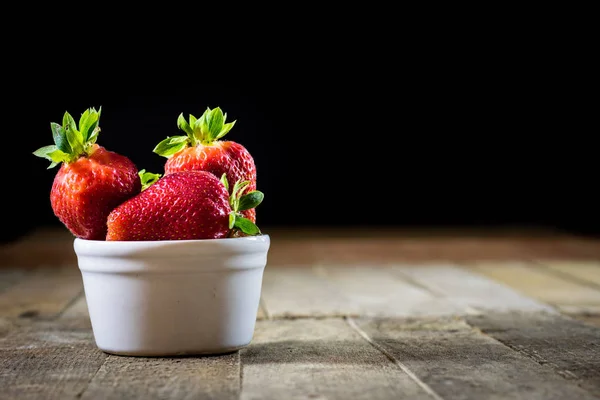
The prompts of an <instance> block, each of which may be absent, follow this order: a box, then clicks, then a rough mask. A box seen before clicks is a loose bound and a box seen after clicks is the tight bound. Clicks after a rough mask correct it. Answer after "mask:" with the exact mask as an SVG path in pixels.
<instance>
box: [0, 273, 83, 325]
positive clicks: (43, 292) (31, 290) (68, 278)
mask: <svg viewBox="0 0 600 400" xmlns="http://www.w3.org/2000/svg"><path fill="white" fill-rule="evenodd" d="M82 290H83V282H82V279H81V273H80V272H79V269H78V268H77V267H76V266H71V267H66V268H51V269H38V270H36V271H35V272H34V273H32V274H30V275H28V276H27V278H26V279H23V280H21V281H19V282H18V283H16V284H14V285H12V286H10V287H9V288H8V289H6V290H5V291H3V292H2V293H0V317H12V318H14V317H22V318H52V317H55V316H57V315H58V314H59V313H60V312H61V311H62V310H63V309H64V308H65V307H66V306H67V305H68V304H69V303H70V302H71V301H72V300H73V299H74V298H75V297H76V296H78V295H79V293H80V292H81V291H82Z"/></svg>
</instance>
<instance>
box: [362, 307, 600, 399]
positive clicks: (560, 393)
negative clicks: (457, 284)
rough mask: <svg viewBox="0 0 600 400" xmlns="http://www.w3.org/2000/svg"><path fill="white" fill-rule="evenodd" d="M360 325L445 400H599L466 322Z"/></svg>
mask: <svg viewBox="0 0 600 400" xmlns="http://www.w3.org/2000/svg"><path fill="white" fill-rule="evenodd" d="M355 323H356V325H357V327H358V329H360V330H361V331H362V332H364V333H365V335H366V336H367V337H369V338H370V340H372V341H373V342H374V343H376V344H377V345H378V346H381V348H382V349H383V350H384V351H386V352H387V353H388V354H390V356H391V357H393V358H394V359H396V360H398V361H399V362H401V363H403V364H404V365H405V366H406V367H407V368H409V369H410V370H411V371H413V372H414V374H415V375H416V376H417V377H419V378H420V379H421V380H422V381H424V383H425V384H427V385H428V386H429V387H431V388H432V389H433V390H434V391H435V392H436V393H438V394H439V396H441V397H442V398H443V399H446V400H452V399H461V400H470V399H473V400H480V399H523V400H536V399H540V400H542V399H543V400H552V399H556V400H564V399H578V400H582V399H597V398H596V397H594V396H593V395H592V394H591V393H589V392H587V391H585V390H583V389H582V388H580V387H579V386H577V384H575V383H570V382H569V381H567V380H565V379H562V378H561V377H560V376H558V375H557V374H556V373H555V372H554V371H553V370H552V369H550V368H547V367H546V366H542V365H540V364H538V363H537V362H534V361H532V360H531V359H529V358H528V357H525V356H524V355H522V354H521V353H519V352H516V351H513V350H511V349H510V348H508V347H506V346H504V345H503V344H502V343H500V342H498V341H496V340H494V339H492V338H491V337H489V336H487V335H483V334H481V333H480V332H478V331H476V330H473V329H471V328H470V327H469V326H468V325H467V324H466V323H464V321H459V320H450V319H448V320H432V321H402V320H400V319H375V320H373V319H360V320H357V321H355ZM564 340H568V338H564Z"/></svg>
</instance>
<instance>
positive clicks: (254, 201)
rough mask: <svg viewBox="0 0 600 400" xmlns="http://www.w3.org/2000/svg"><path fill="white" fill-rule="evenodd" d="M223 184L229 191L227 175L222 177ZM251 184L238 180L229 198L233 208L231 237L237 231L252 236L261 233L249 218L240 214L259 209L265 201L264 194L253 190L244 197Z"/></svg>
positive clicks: (230, 223) (230, 216)
mask: <svg viewBox="0 0 600 400" xmlns="http://www.w3.org/2000/svg"><path fill="white" fill-rule="evenodd" d="M221 182H222V183H223V185H224V186H225V189H227V190H229V183H228V181H227V177H226V175H225V174H223V175H222V176H221ZM249 184H250V182H249V181H242V180H238V181H237V182H236V183H235V184H234V185H233V190H232V191H231V195H230V196H229V204H230V206H231V213H230V214H229V230H230V232H229V237H233V236H234V234H235V231H236V230H237V231H241V232H242V233H244V234H246V235H250V236H254V235H259V234H260V233H261V231H260V229H259V228H258V226H257V225H256V224H255V223H254V222H252V221H251V220H249V219H248V218H245V217H243V216H242V214H241V212H240V211H244V210H249V209H251V208H256V207H258V205H259V204H260V203H262V201H263V199H264V194H263V193H262V192H260V191H258V190H253V191H251V192H248V193H246V194H244V195H242V193H244V189H246V187H247V186H248V185H249Z"/></svg>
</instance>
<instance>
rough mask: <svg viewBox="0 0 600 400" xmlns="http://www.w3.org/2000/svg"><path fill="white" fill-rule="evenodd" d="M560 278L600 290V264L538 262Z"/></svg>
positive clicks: (589, 262)
mask: <svg viewBox="0 0 600 400" xmlns="http://www.w3.org/2000/svg"><path fill="white" fill-rule="evenodd" d="M537 264H540V265H542V266H545V267H547V268H549V269H550V270H552V271H555V272H557V273H559V276H562V277H565V278H566V279H569V278H570V279H572V280H574V281H576V282H579V283H582V284H584V285H590V286H592V287H594V288H598V289H600V262H592V261H588V262H584V261H544V260H540V261H538V262H537Z"/></svg>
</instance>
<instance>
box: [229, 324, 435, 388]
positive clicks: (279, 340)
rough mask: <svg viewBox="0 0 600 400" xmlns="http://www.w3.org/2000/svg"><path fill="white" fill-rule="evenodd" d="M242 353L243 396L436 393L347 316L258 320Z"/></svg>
mask: <svg viewBox="0 0 600 400" xmlns="http://www.w3.org/2000/svg"><path fill="white" fill-rule="evenodd" d="M240 354H241V357H242V365H243V374H242V375H243V384H242V393H241V399H243V400H254V399H261V400H270V399H274V400H281V399H329V400H335V399H341V400H347V399H356V400H359V399H369V400H377V399H386V400H387V399H401V398H411V399H413V398H414V399H427V400H431V399H432V397H431V396H430V394H429V393H427V392H426V391H425V390H423V388H422V387H421V386H420V385H419V384H418V383H417V382H415V381H414V380H412V379H411V378H410V377H409V376H408V375H407V374H405V373H404V372H403V371H402V370H401V369H399V368H398V367H397V365H395V364H394V363H392V362H391V361H390V360H389V359H388V358H387V357H386V356H385V355H384V354H382V353H381V352H379V351H378V350H377V349H375V348H374V347H373V346H371V345H370V344H369V343H367V342H366V341H365V340H363V339H362V338H361V337H360V335H358V334H357V333H356V332H355V331H354V330H352V329H351V328H350V327H349V326H348V324H346V323H345V322H344V321H343V320H341V319H323V320H315V319H298V320H272V321H258V323H257V327H256V332H255V335H254V340H253V341H252V343H251V344H250V346H248V347H247V348H245V349H242V350H241V351H240Z"/></svg>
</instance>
